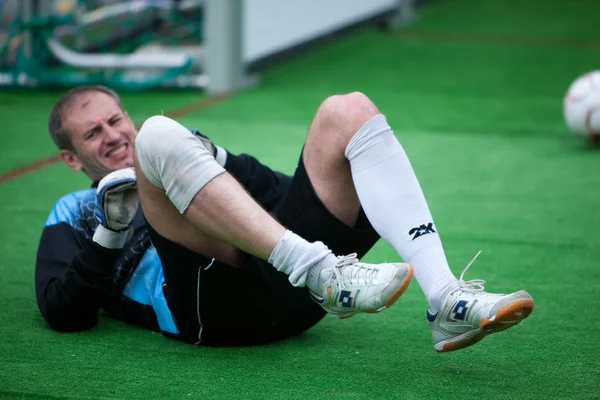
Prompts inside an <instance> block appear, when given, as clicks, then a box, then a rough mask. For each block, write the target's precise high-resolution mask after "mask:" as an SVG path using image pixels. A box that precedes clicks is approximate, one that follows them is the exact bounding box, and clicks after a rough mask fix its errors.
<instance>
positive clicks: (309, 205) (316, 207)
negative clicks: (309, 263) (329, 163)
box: [275, 155, 379, 258]
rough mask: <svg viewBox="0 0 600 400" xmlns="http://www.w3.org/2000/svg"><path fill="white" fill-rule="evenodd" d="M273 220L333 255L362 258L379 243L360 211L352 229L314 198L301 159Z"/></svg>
mask: <svg viewBox="0 0 600 400" xmlns="http://www.w3.org/2000/svg"><path fill="white" fill-rule="evenodd" d="M275 217H276V218H277V220H279V222H280V223H281V224H282V225H284V226H285V227H287V228H288V229H289V230H291V231H293V232H294V233H296V234H298V235H300V236H301V237H303V238H304V239H306V240H308V241H310V242H314V241H321V242H323V243H325V244H326V245H327V246H328V247H329V248H330V249H331V250H332V251H333V252H334V254H336V255H339V256H341V255H346V254H350V253H357V255H358V257H359V258H362V257H363V256H364V255H365V254H366V253H367V252H368V251H369V250H370V249H371V248H372V247H373V246H374V245H375V243H376V242H377V241H378V240H379V235H378V234H377V232H375V230H374V229H373V227H372V226H371V224H370V223H369V221H368V220H367V218H366V216H365V214H364V212H363V211H362V209H361V210H360V212H359V217H358V221H357V223H356V225H355V226H353V227H350V226H348V225H346V224H345V223H343V222H342V221H340V220H339V219H337V218H336V217H335V216H334V215H333V214H332V213H331V212H330V211H329V210H328V209H327V207H325V205H324V204H323V202H322V201H321V200H320V199H319V197H318V196H317V194H316V192H315V189H314V187H313V185H312V183H311V181H310V178H309V176H308V174H307V172H306V168H305V166H304V163H303V157H302V155H301V156H300V160H299V162H298V167H297V168H296V172H295V174H294V176H293V178H292V182H291V185H290V187H289V189H288V190H287V192H286V194H285V196H284V197H283V199H282V201H281V202H280V203H279V204H278V205H277V206H276V208H275Z"/></svg>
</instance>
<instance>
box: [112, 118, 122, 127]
mask: <svg viewBox="0 0 600 400" xmlns="http://www.w3.org/2000/svg"><path fill="white" fill-rule="evenodd" d="M120 120H121V118H119V117H118V118H115V119H111V120H110V124H111V125H115V124H116V123H118V122H119V121H120Z"/></svg>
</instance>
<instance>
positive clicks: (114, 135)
mask: <svg viewBox="0 0 600 400" xmlns="http://www.w3.org/2000/svg"><path fill="white" fill-rule="evenodd" d="M120 137H121V133H120V132H119V131H118V130H116V129H115V128H113V127H112V126H110V125H108V124H106V126H105V127H104V139H105V140H106V141H108V142H113V141H116V140H119V138H120Z"/></svg>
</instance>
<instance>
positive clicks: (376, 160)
mask: <svg viewBox="0 0 600 400" xmlns="http://www.w3.org/2000/svg"><path fill="white" fill-rule="evenodd" d="M345 155H346V158H348V160H350V167H351V170H352V179H353V181H354V186H355V187H356V191H357V193H358V197H359V199H360V203H361V205H362V207H363V209H364V211H365V214H366V215H367V217H368V219H369V221H370V222H371V225H373V228H375V230H376V231H377V233H379V235H380V236H381V237H382V238H383V239H384V240H385V241H387V242H388V243H390V244H391V245H392V246H393V247H394V248H395V249H396V251H397V252H398V254H399V255H400V257H402V259H403V260H404V261H405V262H407V263H410V264H411V265H412V266H413V267H414V271H415V278H416V279H417V281H418V282H419V285H420V286H421V288H422V290H423V292H424V293H425V297H426V298H427V301H428V302H429V307H430V309H431V310H432V312H437V311H438V309H439V308H440V305H441V302H442V301H443V300H444V298H445V296H446V295H447V294H448V293H449V292H450V291H452V290H454V289H455V288H457V287H458V280H457V279H456V278H455V277H454V275H453V274H452V272H451V271H450V268H449V266H448V261H447V260H446V255H445V254H444V249H443V248H442V243H441V240H440V237H439V235H438V233H437V228H436V227H435V225H434V223H433V218H432V217H431V212H430V211H429V207H428V205H427V201H426V200H425V196H424V195H423V191H422V190H421V186H420V185H419V181H418V180H417V177H416V176H415V173H414V171H413V168H412V166H411V164H410V161H409V160H408V157H407V156H406V153H405V152H404V149H403V148H402V146H401V145H400V142H398V139H396V137H395V136H394V133H393V132H392V130H391V128H390V126H389V125H388V123H387V121H386V119H385V117H384V116H383V115H381V114H379V115H376V116H374V117H373V118H371V119H370V120H369V121H367V122H366V123H365V124H364V125H363V126H362V127H361V128H360V129H359V130H358V132H356V134H355V135H354V136H353V137H352V139H351V140H350V143H348V146H347V147H346V151H345Z"/></svg>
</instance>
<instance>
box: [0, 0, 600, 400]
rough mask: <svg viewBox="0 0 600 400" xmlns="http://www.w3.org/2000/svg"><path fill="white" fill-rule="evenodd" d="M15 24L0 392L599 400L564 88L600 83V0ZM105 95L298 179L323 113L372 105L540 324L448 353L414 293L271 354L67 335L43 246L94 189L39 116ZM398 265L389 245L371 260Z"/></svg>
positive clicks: (0, 193) (482, 260)
mask: <svg viewBox="0 0 600 400" xmlns="http://www.w3.org/2000/svg"><path fill="white" fill-rule="evenodd" d="M0 10H1V14H0V23H1V25H0V121H2V128H1V129H0V221H1V224H0V227H1V228H2V229H0V288H1V289H2V290H0V338H2V340H0V376H1V377H2V378H0V398H7V399H9V398H10V399H13V398H15V399H25V398H26V399H59V398H60V399H62V398H92V399H108V398H110V399H138V398H139V399H171V398H173V399H181V398H207V399H208V398H216V399H223V398H226V399H239V398H244V399H246V398H256V399H264V398H277V399H306V398H316V399H321V398H326V399H329V398H344V399H348V398H353V399H384V398H390V399H398V398H402V399H411V398H416V399H423V398H426V399H428V398H431V399H464V398H475V397H481V396H485V397H490V398H494V399H515V398H519V399H532V398H539V399H597V398H598V393H599V391H600V384H599V382H600V379H599V377H600V350H599V349H598V344H597V338H596V336H595V332H598V331H599V330H600V323H599V322H598V318H597V315H598V312H599V311H600V298H599V297H598V293H600V269H599V268H598V260H599V259H600V235H598V230H599V227H600V207H599V208H596V206H597V205H598V199H599V197H600V189H599V188H600V174H598V171H599V170H600V154H599V153H598V151H599V149H598V146H597V145H594V144H593V141H592V140H591V138H592V137H593V136H594V135H593V134H592V132H591V131H589V130H588V131H586V132H585V135H574V134H573V133H572V132H571V131H570V130H569V128H567V126H566V125H565V121H564V119H563V100H564V98H565V94H566V92H567V90H568V88H569V86H570V85H571V83H572V82H573V81H575V79H576V78H577V77H579V76H582V75H583V74H584V73H586V72H589V71H593V70H598V69H600V31H599V30H598V20H599V17H600V2H599V1H598V0H572V1H564V0H529V1H523V0H429V1H395V0H394V1H391V0H370V1H364V0H327V1H324V0H321V1H319V0H303V1H297V0H289V1H277V0H238V1H232V0H205V1H199V0H196V1H194V0H189V1H185V0H180V1H175V0H172V1H161V0H153V1H150V0H145V1H142V0H139V1H135V0H132V1H115V0H86V1H83V0H81V1H76V0H56V1H50V0H49V1H43V0H0ZM98 83H101V84H107V85H109V86H111V87H113V88H114V89H116V90H117V91H118V92H119V94H120V95H121V99H122V102H123V104H124V106H125V108H126V109H127V111H128V112H129V114H130V115H131V117H132V119H133V121H134V122H135V123H136V124H140V123H142V122H143V121H144V120H145V119H146V118H148V117H150V116H152V115H156V114H161V113H163V114H165V115H168V116H171V117H173V118H176V119H177V120H178V121H180V122H181V123H182V124H184V125H186V126H187V127H189V128H193V129H199V130H201V131H202V132H203V133H205V134H207V135H208V136H210V138H211V139H213V140H214V141H215V142H216V143H218V144H220V145H222V146H224V147H226V148H227V149H228V150H230V151H232V152H234V153H241V152H247V153H250V154H252V155H254V156H256V157H257V158H258V159H260V160H261V161H262V162H264V163H266V164H267V165H269V166H271V167H272V168H274V169H278V170H281V171H283V172H287V173H293V171H294V169H295V166H296V163H297V160H298V156H299V154H300V151H301V147H302V144H303V142H304V139H305V135H306V132H307V130H308V127H309V125H310V122H311V119H312V117H313V116H314V113H315V111H316V109H317V107H318V106H319V104H320V102H321V101H323V100H324V99H325V98H326V97H327V96H329V95H332V94H335V93H345V92H351V91H362V92H364V93H365V94H367V95H368V96H369V97H370V98H371V99H372V100H373V101H374V102H375V103H376V104H377V106H378V107H379V109H380V110H381V111H382V113H384V114H385V115H386V117H387V119H388V122H389V123H390V125H391V126H392V128H393V129H394V132H395V134H396V135H397V137H398V138H399V140H400V142H401V143H402V145H403V147H404V148H405V150H406V151H407V154H408V155H409V157H410V159H411V162H412V164H413V168H414V169H415V171H416V174H417V176H418V178H419V181H420V183H421V185H422V187H423V190H424V192H425V195H426V197H427V200H428V203H429V206H430V208H431V211H432V214H433V217H434V219H435V223H436V226H437V228H438V231H439V232H440V235H441V238H442V240H443V243H444V248H445V251H446V254H447V256H448V259H449V262H450V265H451V267H452V270H453V272H454V273H455V274H456V275H457V276H458V275H460V273H461V271H462V270H463V268H464V266H465V265H466V264H467V263H468V261H469V260H470V259H471V258H472V257H473V256H474V255H475V253H476V252H477V251H478V250H483V253H482V255H481V256H480V257H479V258H478V260H477V262H476V263H475V264H474V265H473V266H472V267H471V268H470V269H469V272H468V274H467V275H468V276H466V277H465V279H475V278H483V279H485V280H487V282H488V283H487V285H486V289H487V290H489V291H492V292H512V291H515V290H518V289H526V290H527V291H529V292H530V293H531V294H532V296H533V297H534V299H535V301H536V308H535V310H534V312H533V314H532V315H531V317H529V318H528V319H527V320H525V321H524V322H523V323H522V324H520V325H518V326H516V327H515V328H513V329H510V330H508V331H506V332H503V333H501V334H498V335H492V336H491V337H489V338H486V340H484V341H483V342H482V343H480V344H477V345H476V346H473V347H471V348H469V349H465V350H463V351H460V352H456V353H450V354H447V355H440V354H436V353H435V352H434V351H433V349H432V343H431V338H430V332H429V330H428V328H427V324H426V320H425V311H426V308H427V304H426V301H425V299H424V296H423V294H422V292H421V290H420V288H419V287H418V285H417V284H416V283H413V284H412V285H411V286H410V288H409V289H408V290H407V292H406V293H405V294H404V295H403V297H402V298H401V299H400V300H399V301H398V302H397V303H396V304H395V305H394V307H392V308H390V309H389V310H387V311H386V312H385V313H382V314H380V315H376V316H371V315H368V316H362V315H361V316H356V317H353V318H351V319H349V320H345V321H337V320H333V318H326V319H325V320H324V321H323V322H322V323H320V324H319V325H318V326H316V327H315V328H314V329H311V330H310V331H309V332H307V333H306V334H305V335H303V336H301V337H300V338H296V339H292V340H288V341H284V342H281V343H277V344H273V345H270V346H264V347H260V348H238V349H210V348H196V347H190V346H188V345H184V344H181V343H177V342H175V341H173V340H169V339H166V338H164V337H162V336H161V335H159V334H154V333H151V332H148V331H145V330H142V329H137V328H136V327H133V326H130V325H126V324H124V323H121V322H118V321H114V320H111V319H109V318H107V317H104V316H103V317H102V318H101V319H100V323H99V325H98V327H97V328H95V329H94V330H91V331H89V332H80V333H76V334H59V333H55V332H53V331H51V330H50V329H49V328H48V327H47V326H46V325H45V323H44V321H43V319H42V318H41V316H40V315H39V312H38V310H37V306H36V302H35V295H34V288H33V268H34V264H35V253H36V249H37V243H38V240H39V235H40V233H41V229H42V227H43V225H44V222H45V220H46V218H47V216H48V213H49V212H50V210H51V208H52V206H53V204H54V202H55V201H56V200H57V199H58V198H60V197H61V196H63V195H65V194H67V193H70V192H72V191H75V190H80V189H83V188H87V187H89V184H90V182H89V179H87V178H86V177H85V176H84V175H83V174H78V173H75V172H73V171H71V170H69V169H68V168H67V167H66V166H64V165H63V164H62V163H60V162H58V158H57V156H56V153H57V150H56V148H55V147H54V144H53V143H52V141H51V140H50V138H49V135H48V133H47V129H46V124H47V118H48V114H49V112H50V110H51V108H52V106H53V104H54V103H55V102H56V101H57V100H58V98H59V97H60V95H61V94H62V93H64V92H65V91H66V90H67V89H68V88H69V87H73V86H77V85H80V84H98ZM588 86H589V85H588ZM594 90H596V93H598V90H600V89H599V88H598V87H596V89H594ZM598 109H600V108H598ZM382 190H383V193H385V188H383V189H382ZM397 259H398V255H397V254H395V252H394V251H393V249H392V248H391V247H390V246H388V245H387V244H386V243H383V242H380V243H378V244H377V246H376V247H375V248H374V249H373V250H372V251H371V252H369V254H368V255H367V257H366V261H371V262H380V261H383V260H397Z"/></svg>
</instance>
